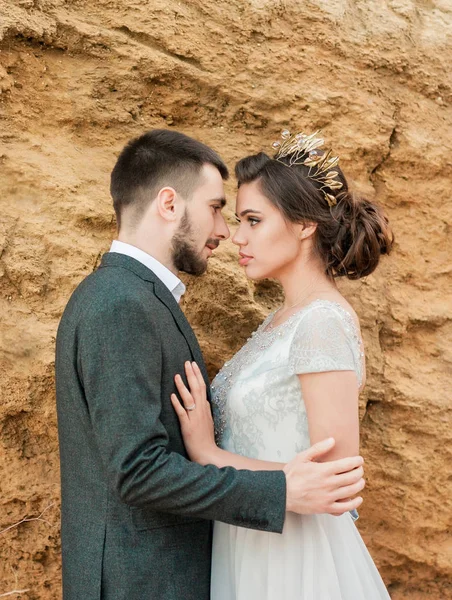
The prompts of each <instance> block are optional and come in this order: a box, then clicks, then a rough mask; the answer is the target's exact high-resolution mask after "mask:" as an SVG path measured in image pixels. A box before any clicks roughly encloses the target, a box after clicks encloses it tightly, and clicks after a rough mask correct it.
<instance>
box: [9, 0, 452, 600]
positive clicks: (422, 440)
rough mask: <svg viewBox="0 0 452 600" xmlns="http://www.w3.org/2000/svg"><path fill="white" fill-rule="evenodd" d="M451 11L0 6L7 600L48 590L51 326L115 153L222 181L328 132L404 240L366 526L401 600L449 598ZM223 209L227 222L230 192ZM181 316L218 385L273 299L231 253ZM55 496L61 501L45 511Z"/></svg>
mask: <svg viewBox="0 0 452 600" xmlns="http://www.w3.org/2000/svg"><path fill="white" fill-rule="evenodd" d="M451 32H452V7H451V4H450V2H449V0H428V1H427V0H381V1H380V2H374V1H371V0H328V1H327V0H316V1H314V0H313V1H310V0H306V1H303V2H298V1H295V0H248V1H245V0H224V1H223V2H215V1H214V0H205V1H201V0H191V1H190V0H165V1H163V0H150V1H148V2H142V1H138V0H130V1H129V2H121V1H120V0H72V1H70V2H69V1H65V0H14V1H9V2H7V1H5V0H0V315H1V318H0V389H1V398H2V401H1V404H0V434H1V443H0V507H1V508H0V529H3V528H6V527H7V526H8V525H10V524H12V523H14V522H16V521H19V520H20V519H22V518H23V517H24V516H25V515H29V516H37V515H39V514H40V512H41V511H43V510H44V509H46V508H47V507H49V505H50V507H49V508H48V510H47V511H46V512H45V514H44V515H43V516H42V518H43V519H45V522H43V521H34V522H30V523H24V524H22V525H20V526H19V527H16V528H14V529H11V530H9V531H7V532H4V533H2V534H1V535H0V556H1V560H0V582H1V583H0V594H1V593H5V592H7V591H10V590H13V589H29V591H28V592H24V593H23V594H22V596H21V597H22V598H27V599H42V600H51V599H52V600H56V599H57V598H59V597H60V571H59V556H58V552H59V539H58V519H59V512H58V448H57V440H56V419H55V410H54V389H53V351H54V340H55V332H56V328H57V324H58V320H59V317H60V315H61V312H62V310H63V308H64V305H65V303H66V301H67V299H68V297H69V295H70V293H71V291H72V290H73V289H74V287H75V286H76V285H77V284H78V282H79V281H80V280H81V279H82V278H83V277H84V276H85V275H87V274H88V273H90V272H91V271H92V270H93V269H94V268H95V266H96V265H97V264H98V261H99V256H100V255H101V253H102V252H104V251H105V250H106V249H107V248H108V245H109V240H110V238H111V237H112V236H113V235H114V231H115V226H114V221H113V216H112V209H111V204H110V199H109V195H108V183H109V173H110V170H111V167H112V165H113V164H114V161H115V157H116V155H117V153H118V151H119V150H120V148H121V147H122V145H123V144H124V143H125V141H126V140H127V139H128V138H130V137H132V136H134V135H137V134H139V133H141V132H142V131H143V130H145V129H148V128H151V127H156V126H158V127H174V128H176V129H179V130H182V131H184V132H186V133H188V134H191V135H193V136H195V137H198V138H199V139H201V140H203V141H205V142H207V143H208V144H210V145H212V146H213V147H214V148H216V149H217V150H218V151H219V152H220V153H221V154H222V155H223V156H224V158H225V159H226V160H227V161H228V162H229V164H230V165H231V166H232V165H233V164H234V162H235V160H236V159H238V158H240V157H241V156H243V155H244V154H246V153H248V152H251V151H256V150H260V149H266V150H267V151H269V149H270V147H271V142H272V141H273V140H274V139H277V138H278V137H279V133H280V131H281V129H283V128H285V127H289V128H291V129H305V130H307V131H312V130H314V129H317V128H322V129H323V131H324V134H325V136H326V138H327V139H328V140H329V141H331V144H332V145H333V147H334V148H335V149H336V150H337V152H338V153H339V154H340V156H341V164H342V166H343V168H344V170H345V171H346V173H348V174H349V175H350V177H351V179H352V180H353V181H354V184H355V186H356V187H358V188H360V189H361V190H362V191H364V192H365V193H366V194H368V195H369V196H371V197H372V198H376V199H378V200H379V201H380V202H381V203H382V204H383V205H384V206H385V208H386V210H387V212H388V214H389V215H390V218H391V221H392V223H393V226H394V229H395V232H396V236H397V246H396V250H395V252H394V255H393V257H391V258H390V259H389V260H387V261H384V264H383V266H382V267H381V269H380V270H379V271H378V273H377V274H376V275H375V276H372V277H369V278H368V279H367V280H366V281H362V282H358V283H353V284H351V283H349V284H346V285H344V286H343V289H344V291H345V292H346V294H347V296H348V297H349V299H350V300H351V301H352V303H353V305H354V306H355V308H356V309H357V311H358V312H359V314H360V316H361V318H362V325H363V331H364V337H365V342H366V347H367V356H368V386H367V389H366V392H365V394H364V395H363V398H362V400H361V402H362V406H361V409H362V411H361V414H362V445H363V453H364V455H365V457H366V461H367V480H368V485H367V491H366V495H365V499H366V502H365V505H364V507H363V510H362V519H361V521H360V522H359V525H360V530H361V532H362V534H363V536H364V538H365V540H366V542H367V543H368V545H369V547H370V550H371V552H372V554H373V556H374V557H375V560H376V562H377V564H378V566H379V568H380V569H381V573H382V575H383V577H384V579H385V581H386V583H387V584H388V585H389V587H390V590H391V594H392V596H393V598H394V599H396V600H397V599H402V598H403V599H405V598H410V599H412V600H415V599H421V598H422V599H426V598H429V599H432V600H434V599H437V600H439V599H441V600H444V599H446V598H452V588H451V583H450V578H451V575H452V556H451V555H452V542H451V537H450V529H449V531H448V528H450V525H451V523H450V518H451V508H452V500H451V498H452V485H451V484H452V481H451V467H450V465H451V458H452V457H451V448H452V444H451V437H452V435H451V409H450V385H451V378H450V374H451V365H452V320H451V309H452V300H451V298H452V295H451V292H452V285H451V270H452V266H451V264H452V263H451V256H452V243H451V240H452V230H451V223H452V202H451V200H450V190H451V174H452V159H451V156H452V142H451V137H452V107H451V103H452V80H451V76H450V61H451V59H452V33H451ZM228 192H229V198H230V201H229V204H228V208H227V211H226V212H227V214H228V216H229V217H230V221H231V224H232V225H233V223H234V219H233V216H232V215H233V212H234V184H233V182H231V183H230V184H228ZM189 286H190V287H189V292H188V293H187V296H186V300H185V310H186V312H187V314H188V316H189V319H190V321H191V323H192V324H193V326H194V328H195V330H196V332H197V334H198V335H199V338H200V340H201V343H202V346H203V349H204V350H205V354H206V358H207V361H208V364H209V368H210V371H211V373H214V372H215V370H216V369H217V368H218V367H220V366H221V364H222V362H223V361H224V360H225V359H226V358H228V357H229V356H230V355H231V353H232V352H233V351H234V350H236V349H237V348H238V347H239V346H240V345H241V343H242V342H243V341H244V340H245V339H246V338H247V337H248V335H249V333H250V331H251V330H252V329H253V328H254V327H255V326H256V325H257V324H258V323H259V322H260V320H261V319H262V318H263V317H264V316H265V315H266V314H267V312H268V311H269V309H271V308H272V307H274V306H275V305H276V303H277V302H278V300H279V291H278V289H277V288H276V287H275V286H274V285H271V284H265V283H263V284H259V285H252V284H249V283H247V281H246V279H245V277H244V275H243V273H242V271H241V270H240V268H239V267H238V265H237V262H236V258H235V250H234V249H233V247H232V246H231V245H225V246H224V248H223V249H221V250H220V251H219V252H218V254H217V257H216V258H214V259H212V261H211V264H210V270H209V273H208V274H207V275H206V276H204V277H202V278H200V279H197V280H193V281H190V282H189ZM52 503H53V504H52Z"/></svg>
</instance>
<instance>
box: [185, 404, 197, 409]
mask: <svg viewBox="0 0 452 600" xmlns="http://www.w3.org/2000/svg"><path fill="white" fill-rule="evenodd" d="M195 408H196V404H192V405H191V406H186V407H185V410H195Z"/></svg>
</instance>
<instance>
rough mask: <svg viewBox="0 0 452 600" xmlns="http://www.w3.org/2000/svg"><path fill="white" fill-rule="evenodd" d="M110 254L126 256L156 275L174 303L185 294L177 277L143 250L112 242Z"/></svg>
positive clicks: (117, 241) (116, 241)
mask: <svg viewBox="0 0 452 600" xmlns="http://www.w3.org/2000/svg"><path fill="white" fill-rule="evenodd" d="M110 252H116V253H118V254H125V255H126V256H130V257H131V258H134V259H135V260H138V261H139V262H140V263H141V264H143V265H144V266H145V267H147V268H148V269H150V270H151V271H152V272H153V273H154V274H155V275H157V277H158V278H159V279H160V281H161V282H162V283H163V284H164V285H166V287H167V288H168V289H169V291H170V292H171V293H172V294H173V296H174V298H175V300H176V302H180V299H181V298H182V296H183V295H184V294H185V285H184V284H183V283H182V281H181V280H180V279H179V277H177V275H174V273H172V272H171V271H170V270H169V269H167V268H166V267H165V266H164V265H162V263H161V262H159V261H158V260H157V259H155V258H154V257H153V256H151V255H150V254H148V253H147V252H143V250H140V249H139V248H137V247H136V246H132V245H131V244H126V243H125V242H120V241H119V240H114V241H113V243H112V245H111V247H110Z"/></svg>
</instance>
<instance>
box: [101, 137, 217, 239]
mask: <svg viewBox="0 0 452 600" xmlns="http://www.w3.org/2000/svg"><path fill="white" fill-rule="evenodd" d="M205 164H211V165H213V166H214V167H216V168H217V169H218V171H219V172H220V175H221V177H222V178H223V179H227V178H228V177H229V173H228V169H227V167H226V165H225V164H224V162H223V161H222V160H221V158H220V157H219V156H218V154H217V153H216V152H215V151H214V150H212V149H211V148H209V147H208V146H206V145H205V144H203V143H201V142H198V141H197V140H194V139H193V138H191V137H188V136H187V135H184V134H183V133H179V132H177V131H171V130H167V129H153V130H152V131H148V132H147V133H145V134H143V135H141V136H140V137H138V138H135V139H133V140H131V141H130V142H129V143H128V144H127V145H126V146H125V148H124V149H123V150H122V152H121V154H120V155H119V158H118V160H117V162H116V165H115V167H114V169H113V171H112V173H111V184H110V192H111V196H112V198H113V206H114V209H115V213H116V220H117V223H118V228H119V227H120V225H121V214H122V210H123V209H124V208H126V207H128V206H133V208H134V217H135V218H136V219H139V218H140V217H141V216H142V214H143V213H144V211H145V210H146V208H147V206H148V205H149V202H150V201H151V200H152V199H153V198H154V197H155V195H156V194H157V193H158V191H159V189H161V188H162V187H165V186H171V187H173V188H174V189H175V190H176V192H178V193H179V194H181V196H183V197H184V198H189V197H190V196H191V194H192V193H193V191H194V190H195V188H196V186H197V184H198V183H199V176H200V172H201V169H202V167H203V165H205Z"/></svg>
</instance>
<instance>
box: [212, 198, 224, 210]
mask: <svg viewBox="0 0 452 600" xmlns="http://www.w3.org/2000/svg"><path fill="white" fill-rule="evenodd" d="M211 202H218V203H219V204H221V208H224V207H225V206H226V198H213V199H212V200H211Z"/></svg>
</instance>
